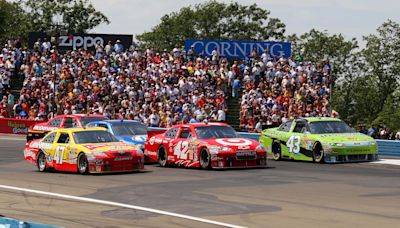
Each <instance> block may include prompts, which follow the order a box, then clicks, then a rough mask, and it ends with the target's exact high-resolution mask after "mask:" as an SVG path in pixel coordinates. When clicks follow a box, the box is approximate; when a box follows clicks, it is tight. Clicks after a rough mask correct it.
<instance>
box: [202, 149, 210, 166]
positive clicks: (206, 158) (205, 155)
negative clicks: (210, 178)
mask: <svg viewBox="0 0 400 228" xmlns="http://www.w3.org/2000/svg"><path fill="white" fill-rule="evenodd" d="M200 167H201V168H202V169H211V154H210V152H209V151H208V150H207V148H203V149H201V151H200Z"/></svg>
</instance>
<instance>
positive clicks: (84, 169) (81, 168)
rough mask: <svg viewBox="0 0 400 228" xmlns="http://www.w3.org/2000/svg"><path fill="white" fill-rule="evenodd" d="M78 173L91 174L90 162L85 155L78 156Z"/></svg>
mask: <svg viewBox="0 0 400 228" xmlns="http://www.w3.org/2000/svg"><path fill="white" fill-rule="evenodd" d="M77 168H78V173H79V174H82V175H84V174H88V173H89V162H88V159H87V157H86V155H85V153H80V154H79V155H78V166H77Z"/></svg>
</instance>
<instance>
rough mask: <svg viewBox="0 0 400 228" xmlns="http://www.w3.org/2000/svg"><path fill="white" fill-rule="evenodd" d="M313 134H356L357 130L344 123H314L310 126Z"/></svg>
mask: <svg viewBox="0 0 400 228" xmlns="http://www.w3.org/2000/svg"><path fill="white" fill-rule="evenodd" d="M309 130H310V133H311V134H329V133H354V132H355V130H354V129H353V128H351V127H349V125H347V124H346V123H345V122H343V121H320V122H312V123H310V125H309Z"/></svg>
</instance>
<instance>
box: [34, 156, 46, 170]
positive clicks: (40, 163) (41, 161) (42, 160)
mask: <svg viewBox="0 0 400 228" xmlns="http://www.w3.org/2000/svg"><path fill="white" fill-rule="evenodd" d="M36 162H37V167H38V170H39V172H44V171H46V170H47V164H46V155H44V153H43V152H39V155H38V157H37V161H36Z"/></svg>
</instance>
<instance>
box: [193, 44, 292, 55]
mask: <svg viewBox="0 0 400 228" xmlns="http://www.w3.org/2000/svg"><path fill="white" fill-rule="evenodd" d="M192 46H193V47H194V49H195V51H196V52H197V54H200V55H203V56H211V55H212V54H211V53H212V51H213V50H214V48H217V50H218V54H219V56H222V57H226V58H240V59H243V58H245V57H246V56H248V55H249V54H251V52H252V51H253V49H256V50H257V52H258V54H259V55H261V54H262V53H264V51H265V50H267V51H268V53H269V55H270V56H271V57H274V56H277V57H281V56H282V55H285V56H286V57H289V56H290V55H291V48H292V47H291V43H288V42H273V41H265V42H260V41H242V40H186V42H185V49H186V53H188V51H189V49H190V48H191V47H192Z"/></svg>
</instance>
